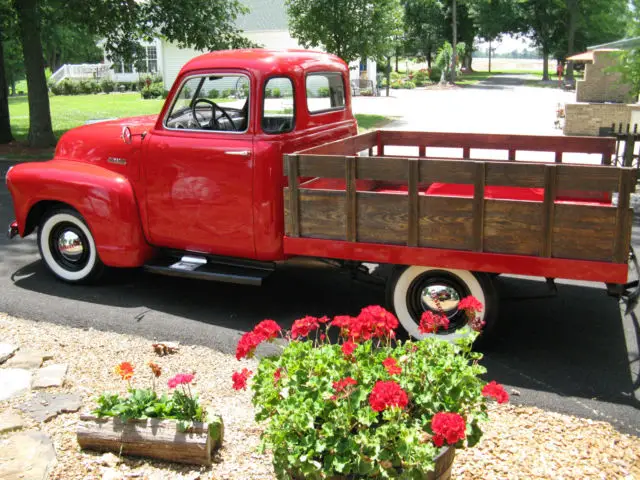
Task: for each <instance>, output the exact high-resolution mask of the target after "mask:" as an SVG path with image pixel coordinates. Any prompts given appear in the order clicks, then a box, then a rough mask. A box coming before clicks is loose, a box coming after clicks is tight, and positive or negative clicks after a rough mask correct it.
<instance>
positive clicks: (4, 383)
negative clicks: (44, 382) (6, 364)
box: [0, 368, 31, 401]
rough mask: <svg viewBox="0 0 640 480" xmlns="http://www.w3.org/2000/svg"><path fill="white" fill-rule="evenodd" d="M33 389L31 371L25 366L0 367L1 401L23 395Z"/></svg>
mask: <svg viewBox="0 0 640 480" xmlns="http://www.w3.org/2000/svg"><path fill="white" fill-rule="evenodd" d="M30 389H31V372H30V371H29V370H25V369H23V368H3V369H0V401H2V400H8V399H10V398H13V397H16V396H18V395H22V394H23V393H24V392H27V391H29V390H30Z"/></svg>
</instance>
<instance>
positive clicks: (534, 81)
mask: <svg viewBox="0 0 640 480" xmlns="http://www.w3.org/2000/svg"><path fill="white" fill-rule="evenodd" d="M500 75H531V76H532V78H529V79H525V80H524V84H525V85H526V86H528V87H541V88H558V77H557V76H556V75H555V74H552V72H549V78H550V81H553V83H547V82H542V71H541V70H500V71H492V72H491V73H489V72H482V71H477V72H473V73H463V74H462V75H460V76H458V77H457V79H456V85H462V86H465V85H477V84H478V83H480V82H482V81H484V80H487V79H489V78H491V77H494V76H500ZM533 77H537V78H533ZM575 78H576V80H580V79H582V78H583V74H582V72H576V73H575Z"/></svg>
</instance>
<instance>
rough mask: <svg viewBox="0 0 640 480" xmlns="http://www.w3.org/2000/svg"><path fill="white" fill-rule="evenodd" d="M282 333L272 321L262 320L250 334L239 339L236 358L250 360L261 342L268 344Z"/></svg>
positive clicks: (278, 326)
mask: <svg viewBox="0 0 640 480" xmlns="http://www.w3.org/2000/svg"><path fill="white" fill-rule="evenodd" d="M281 331H282V328H281V327H280V325H278V324H277V323H276V322H274V321H273V320H269V319H267V320H263V321H261V322H260V323H259V324H258V325H256V326H255V327H254V329H253V330H251V331H250V332H247V333H245V334H244V335H242V337H241V338H240V341H239V342H238V346H237V347H236V358H237V359H238V360H240V359H242V358H245V357H246V358H251V357H253V354H254V353H255V351H256V348H258V345H260V344H261V343H262V342H270V341H272V340H273V339H274V338H276V337H277V336H278V334H279V333H280V332H281Z"/></svg>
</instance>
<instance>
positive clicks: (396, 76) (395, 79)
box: [390, 72, 402, 83]
mask: <svg viewBox="0 0 640 480" xmlns="http://www.w3.org/2000/svg"><path fill="white" fill-rule="evenodd" d="M390 76H391V83H394V82H398V81H399V80H401V79H402V75H401V74H400V73H398V72H391V74H390Z"/></svg>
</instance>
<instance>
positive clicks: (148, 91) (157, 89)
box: [140, 82, 164, 100]
mask: <svg viewBox="0 0 640 480" xmlns="http://www.w3.org/2000/svg"><path fill="white" fill-rule="evenodd" d="M140 95H141V96H142V98H144V99H145V100H148V99H150V98H161V97H163V95H164V85H163V84H162V83H161V82H157V83H152V84H151V85H145V86H144V87H143V88H142V90H140ZM163 98H164V97H163Z"/></svg>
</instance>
